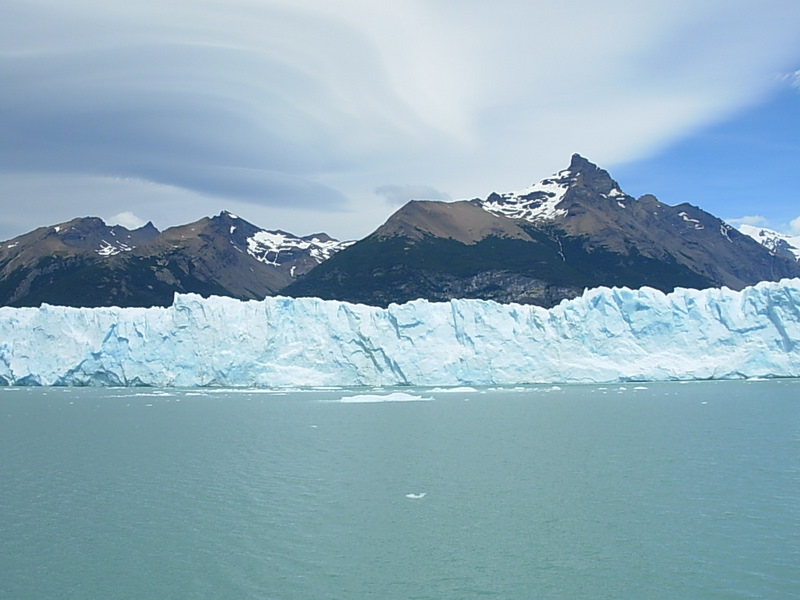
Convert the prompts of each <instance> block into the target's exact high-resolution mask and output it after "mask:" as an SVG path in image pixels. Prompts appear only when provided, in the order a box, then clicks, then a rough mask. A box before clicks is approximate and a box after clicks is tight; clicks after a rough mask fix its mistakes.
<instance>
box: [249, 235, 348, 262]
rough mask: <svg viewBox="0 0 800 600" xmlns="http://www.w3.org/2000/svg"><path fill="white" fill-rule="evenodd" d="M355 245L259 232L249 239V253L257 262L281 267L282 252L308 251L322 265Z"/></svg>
mask: <svg viewBox="0 0 800 600" xmlns="http://www.w3.org/2000/svg"><path fill="white" fill-rule="evenodd" d="M353 243H355V242H339V241H337V240H328V241H325V240H321V239H319V238H317V237H313V238H311V239H310V240H306V239H302V238H299V237H296V236H293V235H291V234H288V233H284V232H282V231H258V232H256V233H255V234H253V235H252V236H251V237H249V238H247V252H248V254H250V256H252V257H253V258H255V259H256V260H259V261H261V262H263V263H266V264H268V265H273V266H276V267H279V266H280V265H281V256H280V255H281V253H282V252H283V253H286V252H296V251H298V250H299V251H308V253H309V255H310V256H311V257H312V258H313V259H314V260H316V261H317V262H318V263H321V262H323V261H325V260H327V259H328V258H330V257H331V256H333V255H334V254H336V253H337V252H338V251H339V250H343V249H344V248H346V247H347V246H350V245H351V244H353Z"/></svg>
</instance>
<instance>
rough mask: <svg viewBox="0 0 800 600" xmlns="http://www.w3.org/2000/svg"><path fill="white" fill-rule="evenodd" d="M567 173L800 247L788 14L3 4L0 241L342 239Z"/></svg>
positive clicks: (264, 0) (746, 7) (534, 6)
mask: <svg viewBox="0 0 800 600" xmlns="http://www.w3.org/2000/svg"><path fill="white" fill-rule="evenodd" d="M576 152H577V153H580V154H581V155H583V156H585V157H586V158H588V159H589V160H591V161H593V162H595V163H596V164H598V165H600V166H601V167H603V168H605V169H607V170H608V171H609V172H610V173H611V175H612V177H614V178H615V179H616V180H617V181H618V182H619V183H620V185H621V187H622V189H623V190H624V191H625V192H627V193H629V194H631V195H634V196H639V195H642V194H645V193H652V194H654V195H655V196H656V197H658V198H659V199H660V200H661V201H662V202H665V203H667V204H670V205H675V204H679V203H682V202H689V203H691V204H694V205H696V206H699V207H700V208H702V209H704V210H707V211H709V212H711V213H713V214H715V215H717V216H719V217H721V218H723V219H725V220H727V221H729V222H730V223H732V224H738V223H751V224H758V225H763V226H767V227H771V228H772V229H776V230H778V231H782V232H784V233H790V232H793V233H795V234H797V233H800V193H798V187H799V186H798V173H799V172H800V169H799V168H798V167H800V2H797V0H704V1H703V2H697V1H696V0H649V1H648V2H642V1H641V0H604V1H603V2H597V1H596V0H558V1H556V0H531V1H528V2H521V1H519V0H494V1H493V2H484V1H480V2H478V1H474V0H404V1H403V2H379V1H377V0H369V1H368V0H225V1H224V2H223V1H222V0H158V1H151V0H137V1H136V2H131V1H116V0H103V1H102V2H101V1H98V0H71V1H70V2H63V0H4V1H3V3H2V8H0V203H2V204H1V206H2V210H0V239H10V238H12V237H15V236H17V235H20V234H22V233H25V232H27V231H30V230H32V229H34V228H35V227H39V226H43V225H52V224H56V223H60V222H63V221H67V220H69V219H71V218H74V217H79V216H90V215H91V216H99V217H102V218H104V219H105V220H106V221H107V222H108V223H120V224H122V225H125V226H128V227H136V226H139V225H141V224H144V223H145V222H146V221H153V223H154V224H155V225H156V227H158V228H159V229H164V228H166V227H169V226H173V225H178V224H184V223H188V222H191V221H195V220H197V219H200V218H202V217H204V216H211V215H214V214H218V213H219V212H221V211H222V210H228V211H231V212H233V213H234V214H237V215H239V216H241V217H242V218H245V219H247V220H248V221H250V222H252V223H253V224H255V225H257V226H259V227H263V228H265V229H282V230H285V231H288V232H291V233H294V234H297V235H306V234H310V233H315V232H319V231H325V232H327V233H329V234H330V235H333V236H334V237H337V238H339V239H358V238H361V237H364V236H366V235H368V234H369V233H371V232H372V231H373V230H375V229H376V228H377V227H378V226H380V225H381V224H382V223H383V222H384V221H385V220H386V219H387V218H388V217H389V215H391V213H392V212H394V211H395V210H396V209H397V208H399V207H400V206H401V205H402V204H403V203H405V202H406V201H408V200H409V199H412V198H413V199H428V200H458V199H465V198H475V197H485V196H487V195H488V194H489V193H491V192H493V191H497V192H506V191H513V190H519V189H522V188H525V187H527V186H529V185H531V184H533V183H535V182H536V181H539V180H540V179H542V178H544V177H547V176H548V175H550V174H552V173H555V172H556V171H559V170H561V169H563V168H565V167H566V166H567V165H568V164H569V160H570V156H571V155H572V154H573V153H576Z"/></svg>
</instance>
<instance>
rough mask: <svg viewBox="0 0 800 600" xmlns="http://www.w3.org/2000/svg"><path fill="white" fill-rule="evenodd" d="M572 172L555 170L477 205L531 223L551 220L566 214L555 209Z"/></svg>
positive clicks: (568, 185)
mask: <svg viewBox="0 0 800 600" xmlns="http://www.w3.org/2000/svg"><path fill="white" fill-rule="evenodd" d="M575 177H576V175H574V174H573V173H572V171H570V170H569V169H567V170H564V171H559V172H558V173H556V174H555V175H553V176H552V177H550V178H548V179H543V180H542V181H540V182H539V183H537V184H535V185H532V186H531V187H528V188H525V189H524V190H520V191H517V192H508V193H506V194H492V195H491V196H489V198H487V199H486V200H484V201H482V202H481V206H482V207H483V208H484V209H485V210H488V211H489V212H491V213H495V214H498V215H502V216H504V217H509V218H511V219H524V220H526V221H530V222H532V223H536V222H541V221H552V220H553V219H555V218H557V217H563V216H566V214H567V211H566V210H564V209H561V208H558V204H559V203H560V202H561V201H562V200H563V199H564V195H565V194H566V193H567V190H568V189H569V187H570V185H571V184H572V183H574V181H575Z"/></svg>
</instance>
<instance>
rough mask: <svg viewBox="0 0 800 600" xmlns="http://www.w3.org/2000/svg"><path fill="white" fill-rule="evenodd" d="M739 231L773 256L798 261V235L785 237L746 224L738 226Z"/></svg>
mask: <svg viewBox="0 0 800 600" xmlns="http://www.w3.org/2000/svg"><path fill="white" fill-rule="evenodd" d="M739 231H741V232H742V233H744V234H745V235H749V236H750V237H751V238H753V239H754V240H755V241H757V242H758V243H759V244H761V245H762V246H764V247H765V248H767V249H768V250H769V251H770V252H772V253H773V254H777V255H778V256H785V257H787V258H788V257H793V258H794V259H795V260H798V261H800V235H787V234H785V233H778V232H777V231H772V230H771V229H766V228H764V227H756V226H754V225H747V224H742V225H739Z"/></svg>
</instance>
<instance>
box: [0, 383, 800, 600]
mask: <svg viewBox="0 0 800 600" xmlns="http://www.w3.org/2000/svg"><path fill="white" fill-rule="evenodd" d="M390 393H395V395H394V396H391V397H388V398H387V396H389V394H390ZM367 395H371V396H367ZM342 398H347V399H349V400H350V401H348V402H340V400H341V399H342ZM416 398H418V399H420V401H404V402H399V401H391V402H375V400H387V399H390V400H413V399H416ZM427 399H430V400H427ZM0 453H1V454H0V455H1V456H2V461H1V462H0V543H1V544H0V598H3V599H14V600H26V599H36V600H43V599H49V598H59V599H76V600H77V599H81V600H92V599H98V600H100V599H102V600H108V599H127V598H131V599H133V598H136V599H142V598H152V599H167V598H208V599H228V598H231V599H245V598H246V599H250V598H252V599H298V600H299V599H303V600H313V599H331V600H333V599H336V600H350V599H373V598H374V599H381V600H383V599H386V600H390V599H427V598H430V599H459V600H460V599H468V598H498V599H500V598H503V599H523V598H542V599H562V598H563V599H570V600H575V599H581V598H591V599H595V598H597V599H599V598H603V599H622V598H630V599H636V600H640V599H643V598H647V599H650V600H653V599H665V600H666V599H669V600H675V599H691V600H701V599H706V598H708V599H712V598H713V599H738V598H742V599H744V598H764V599H771V600H776V599H784V598H785V599H789V598H792V599H796V598H798V597H800V567H798V566H799V565H800V381H798V380H779V381H766V382H759V381H749V382H703V383H684V384H681V383H645V384H626V385H624V386H620V385H605V386H597V385H591V386H560V387H557V386H543V387H527V388H523V389H479V390H474V391H470V390H468V389H462V390H461V391H458V390H456V391H442V390H430V389H402V390H397V389H394V390H315V391H298V392H281V393H276V392H264V391H246V390H237V391H231V390H147V389H145V390H143V389H88V388H60V389H59V388H44V389H43V388H23V389H20V388H5V389H3V388H0Z"/></svg>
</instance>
